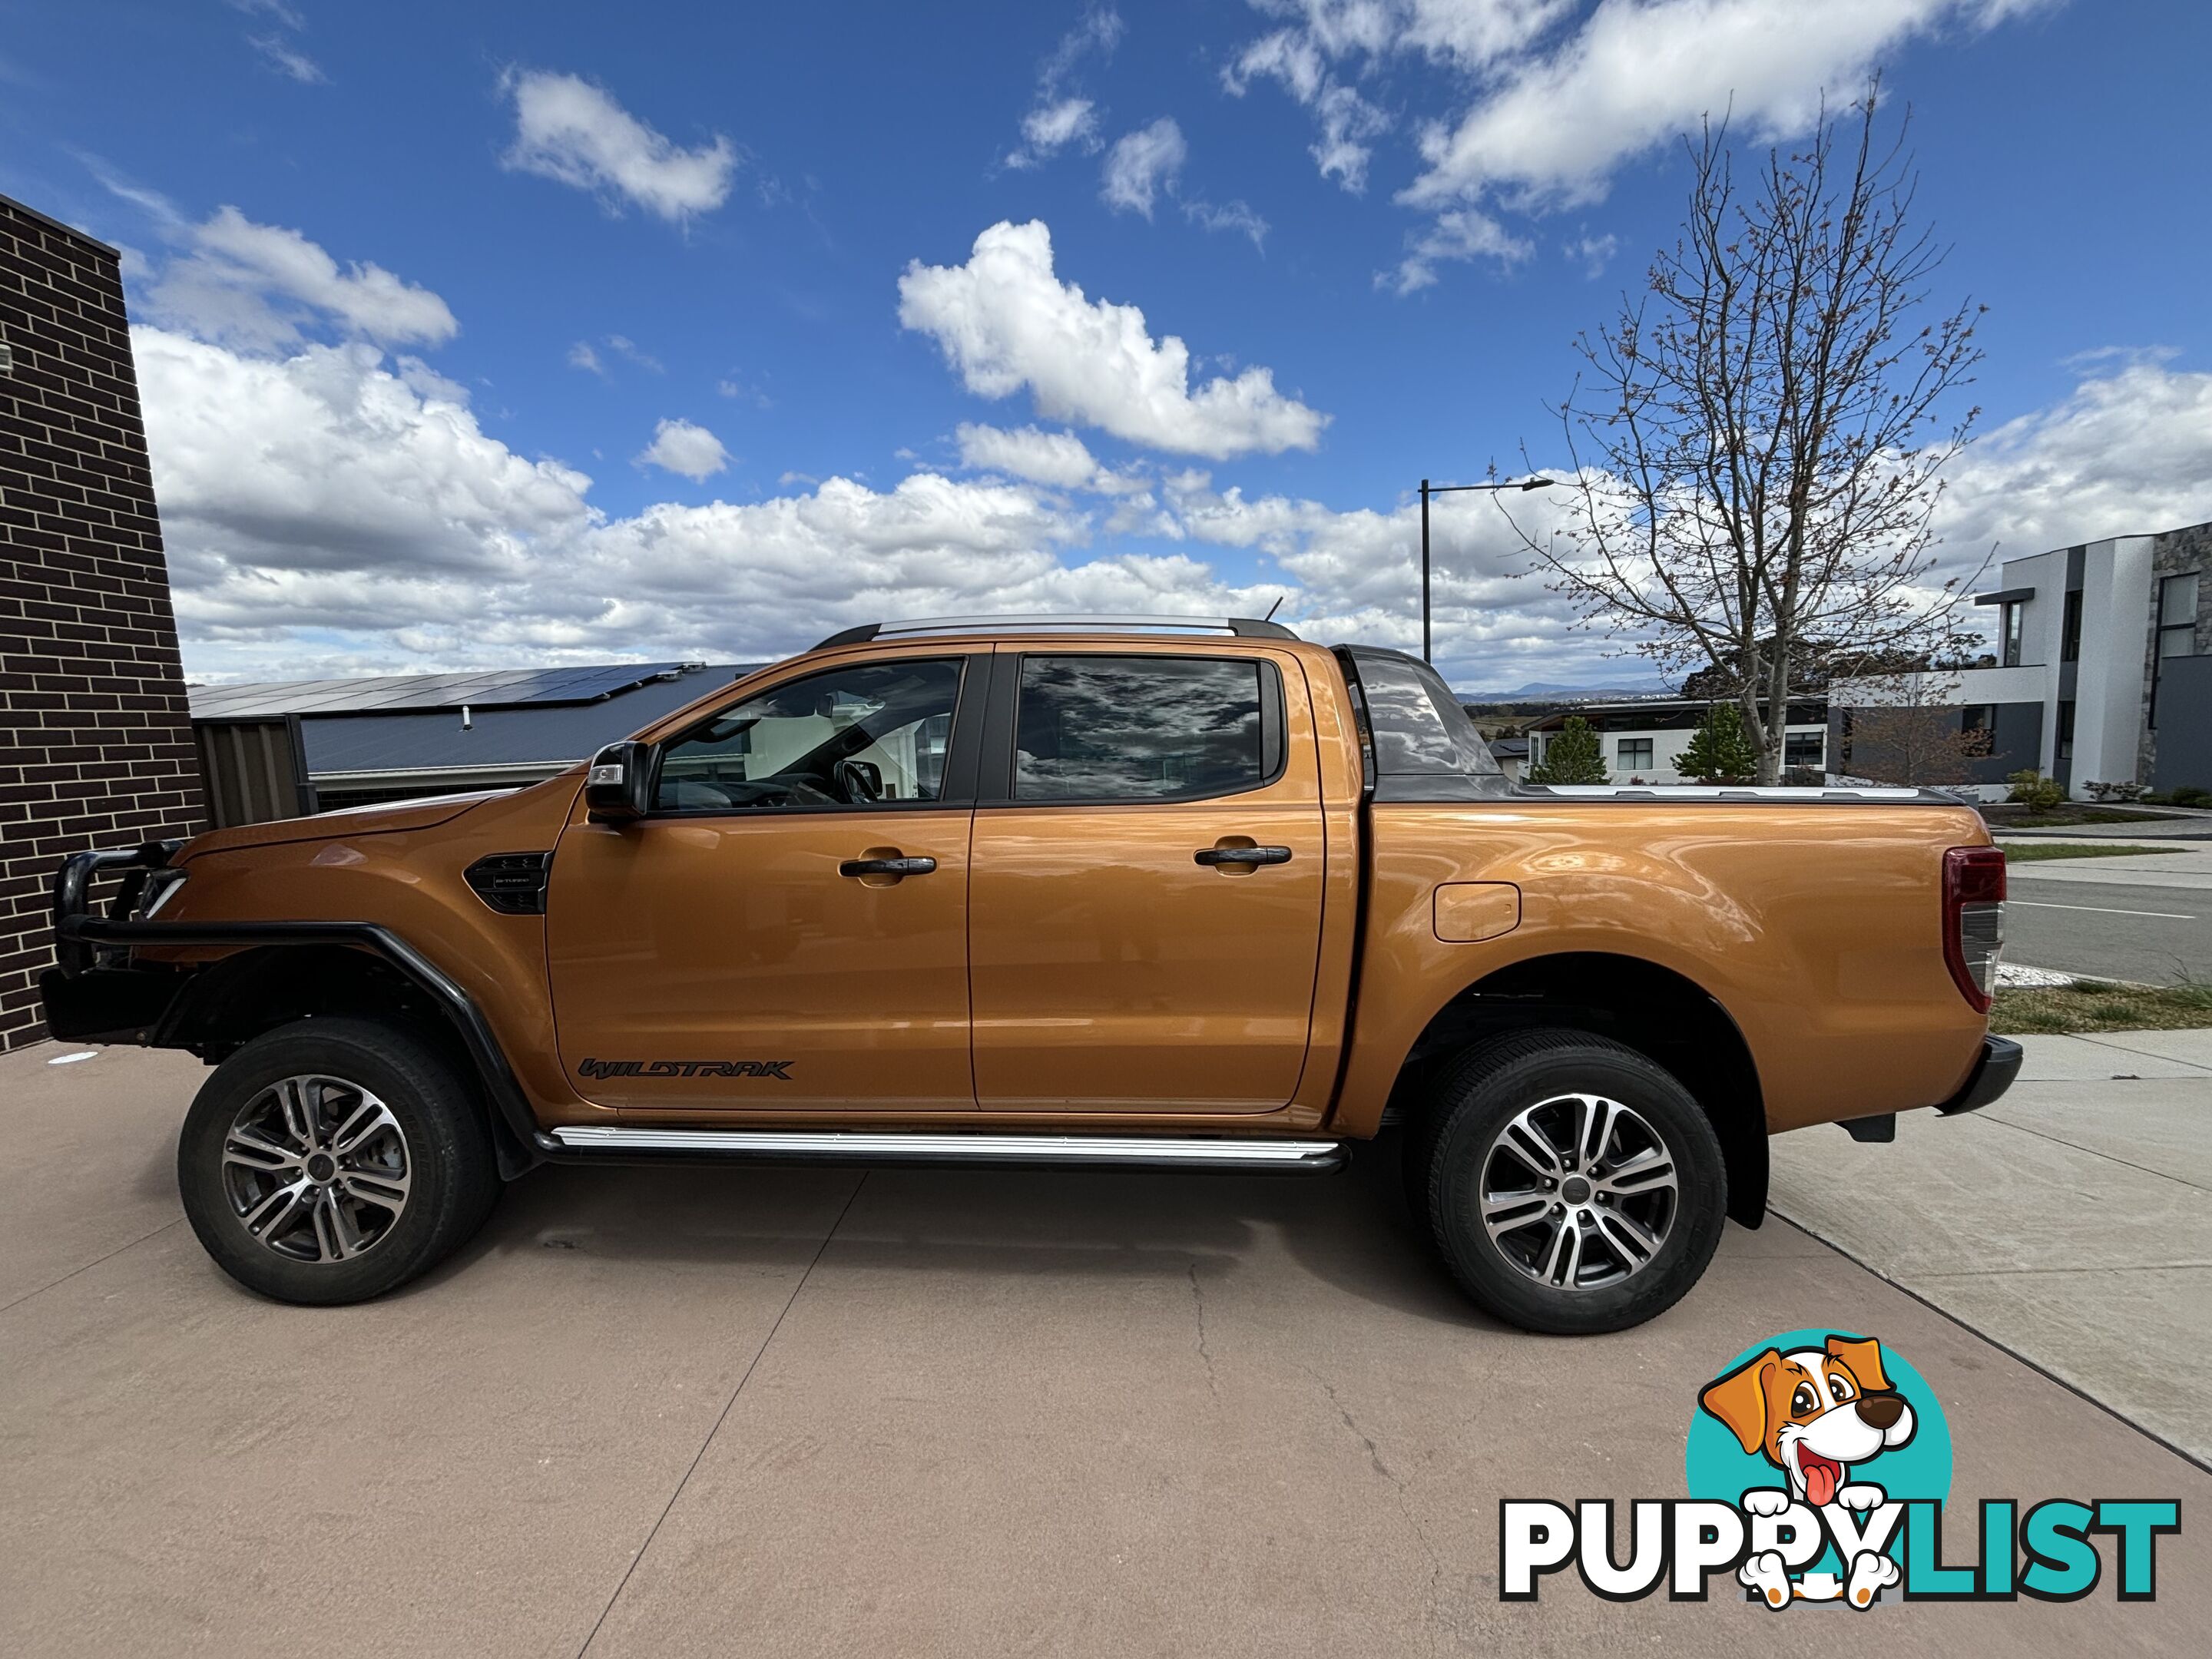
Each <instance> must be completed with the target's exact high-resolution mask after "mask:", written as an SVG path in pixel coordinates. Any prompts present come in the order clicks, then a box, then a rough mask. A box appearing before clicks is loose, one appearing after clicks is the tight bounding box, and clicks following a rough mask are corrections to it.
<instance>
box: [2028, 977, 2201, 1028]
mask: <svg viewBox="0 0 2212 1659" xmlns="http://www.w3.org/2000/svg"><path fill="white" fill-rule="evenodd" d="M2198 1025H2212V984H2205V983H2200V982H2198V981H2195V980H2184V981H2182V982H2181V983H2180V984H2179V985H2140V986H2139V985H2108V984H2106V983H2104V982H2102V981H2097V980H2087V979H2085V980H2078V981H2075V983H2073V984H2071V985H2055V986H2048V987H2021V988H2020V989H2017V990H2000V991H1999V992H1998V993H1997V994H1996V1006H1993V1007H1992V1008H1991V1009H1990V1030H1992V1031H1995V1032H1996V1033H1997V1034H1998V1035H1999V1036H2021V1034H2022V1033H2024V1032H2027V1033H2042V1034H2045V1035H2051V1034H2063V1033H2065V1032H2069V1031H2174V1030H2185V1029H2187V1028H2190V1027H2192V1026H2198Z"/></svg>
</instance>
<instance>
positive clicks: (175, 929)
mask: <svg viewBox="0 0 2212 1659" xmlns="http://www.w3.org/2000/svg"><path fill="white" fill-rule="evenodd" d="M54 933H55V938H56V941H57V943H58V944H75V945H89V946H98V945H122V946H126V947H129V946H137V945H246V946H250V947H259V948H266V947H270V946H277V947H288V946H289V947H299V946H310V945H341V946H344V947H347V948H349V949H353V950H358V951H368V953H370V954H371V955H373V956H375V957H380V958H381V959H382V960H383V961H384V962H385V963H386V964H388V965H389V966H390V967H392V969H395V970H397V971H398V973H399V974H401V975H404V977H405V978H406V979H407V980H408V981H410V982H411V983H412V984H413V985H414V986H415V987H416V988H417V989H418V990H420V991H422V992H423V993H425V994H427V995H428V997H429V999H430V1000H431V1004H432V1006H435V1007H436V1008H437V1009H438V1011H439V1012H441V1014H442V1015H444V1017H445V1018H446V1021H447V1024H448V1026H449V1027H450V1028H451V1029H452V1030H453V1036H454V1037H455V1038H456V1039H457V1040H458V1041H459V1043H460V1045H461V1050H462V1052H463V1053H464V1054H465V1055H467V1057H468V1060H469V1063H470V1065H471V1067H472V1068H473V1069H474V1070H475V1072H476V1074H477V1080H478V1081H479V1082H480V1083H481V1084H482V1085H483V1091H484V1097H485V1098H486V1100H488V1101H489V1103H490V1105H491V1122H492V1128H493V1131H494V1133H493V1135H492V1140H493V1144H494V1146H495V1149H496V1151H497V1152H498V1154H499V1168H500V1174H501V1176H504V1177H506V1178H507V1180H510V1181H512V1180H513V1179H514V1177H515V1176H519V1175H520V1174H522V1173H523V1172H524V1171H525V1170H529V1169H531V1168H532V1166H534V1165H536V1164H540V1163H542V1162H544V1156H545V1152H546V1151H547V1150H548V1142H547V1139H546V1136H545V1134H544V1131H543V1130H542V1129H541V1128H540V1127H538V1119H537V1115H536V1114H535V1113H533V1112H532V1110H531V1109H530V1102H529V1100H528V1098H527V1097H526V1096H525V1095H524V1094H523V1092H522V1085H520V1083H519V1082H518V1081H517V1080H516V1079H515V1075H514V1068H513V1066H510V1065H509V1064H508V1063H507V1054H506V1053H505V1051H504V1050H502V1049H501V1047H500V1044H499V1038H498V1037H497V1036H495V1035H494V1033H493V1031H492V1029H491V1023H490V1022H489V1020H487V1019H486V1018H484V1013H483V1008H482V1007H480V1006H478V1005H477V1000H476V999H475V998H474V997H472V996H471V995H470V994H468V992H467V991H466V990H465V989H464V988H462V987H461V986H459V984H457V983H455V982H454V981H453V978H452V977H451V976H450V975H447V973H446V971H445V970H444V969H441V968H440V967H439V966H438V965H437V964H436V963H434V962H432V961H431V960H430V959H429V958H428V957H426V956H424V955H423V954H422V952H421V951H417V950H416V948H415V947H414V946H413V945H410V944H409V943H408V942H407V941H406V940H405V939H402V938H401V937H400V936H399V935H398V934H397V933H393V932H392V929H390V928H389V927H383V926H382V925H380V924H379V923H376V922H372V921H208V922H191V921H174V922H171V921H116V920H112V919H110V918H106V917H101V916H90V915H64V916H63V917H62V918H60V919H59V920H58V921H57V922H56V924H55V927H54ZM67 959H68V957H64V960H67ZM149 971H150V970H148V969H88V970H87V971H86V972H84V973H83V974H81V975H71V974H69V973H68V972H67V970H66V969H55V970H53V972H54V974H55V976H56V977H59V978H65V979H70V980H76V981H80V982H82V981H87V980H90V979H92V978H93V977H94V975H100V976H101V977H105V976H106V975H110V974H116V975H120V974H129V975H131V976H132V978H133V979H134V980H136V979H137V978H138V977H139V976H140V975H144V974H146V973H148V972H149ZM118 988H119V987H118ZM194 989H195V987H194V984H193V981H192V980H191V979H190V978H180V979H179V982H178V984H177V987H176V990H175V994H173V996H172V997H171V998H170V1000H169V1001H168V1003H167V1006H166V1007H164V1008H163V1009H162V1011H161V1015H160V1017H159V1018H157V1019H155V1020H154V1021H153V1022H152V1023H151V1024H150V1025H149V1026H148V1027H147V1028H146V1031H145V1036H143V1039H142V1040H143V1042H146V1043H147V1045H148V1046H149V1047H151V1048H176V1047H179V1046H180V1045H179V1044H178V1043H177V1042H173V1041H172V1040H170V1039H172V1038H173V1036H174V1035H175V1034H176V1032H177V1031H178V1030H179V1027H180V1026H181V1025H182V1024H183V1022H184V1019H185V1017H186V1015H187V1014H188V1013H189V1012H191V1006H192V1003H193V999H194ZM48 1000H49V1001H50V1002H51V1001H52V993H51V992H50V993H49V997H48Z"/></svg>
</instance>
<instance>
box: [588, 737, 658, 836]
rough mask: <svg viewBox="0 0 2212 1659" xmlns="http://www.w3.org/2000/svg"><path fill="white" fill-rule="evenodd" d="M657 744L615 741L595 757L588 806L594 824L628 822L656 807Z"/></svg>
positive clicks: (591, 771)
mask: <svg viewBox="0 0 2212 1659" xmlns="http://www.w3.org/2000/svg"><path fill="white" fill-rule="evenodd" d="M653 760H654V755H653V745H652V744H649V743H611V744H608V745H607V746H606V747H605V748H604V749H602V750H599V753H598V754H596V755H594V756H592V769H591V770H590V772H588V773H587V774H586V775H585V778H584V805H585V808H586V811H587V813H588V815H589V816H590V818H591V821H592V823H628V822H629V820H630V819H632V818H641V817H644V816H645V815H646V814H647V812H649V811H652V810H653Z"/></svg>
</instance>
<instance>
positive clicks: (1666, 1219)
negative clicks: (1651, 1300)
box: [1478, 1094, 1680, 1291]
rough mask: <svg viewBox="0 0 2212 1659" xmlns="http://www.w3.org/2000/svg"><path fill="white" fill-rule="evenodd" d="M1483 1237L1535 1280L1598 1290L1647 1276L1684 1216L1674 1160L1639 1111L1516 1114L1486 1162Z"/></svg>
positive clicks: (1556, 1108)
mask: <svg viewBox="0 0 2212 1659" xmlns="http://www.w3.org/2000/svg"><path fill="white" fill-rule="evenodd" d="M1478 1196H1479V1197H1480V1200H1481V1216H1482V1225H1483V1231H1485V1232H1486V1233H1487V1234H1488V1235H1489V1236H1490V1242H1491V1243H1492V1245H1493V1246H1494V1247H1495V1248H1496V1249H1497V1250H1498V1254H1499V1255H1502V1256H1504V1258H1505V1260H1506V1261H1509V1262H1510V1263H1511V1264H1512V1265H1513V1267H1516V1269H1518V1270H1519V1271H1520V1272H1521V1273H1522V1274H1524V1275H1525V1276H1526V1277H1528V1278H1529V1279H1534V1281H1535V1282H1536V1283H1538V1284H1540V1285H1547V1286H1548V1287H1550V1288H1551V1289H1553V1290H1563V1291H1590V1290H1597V1289H1601V1288H1602V1287H1604V1286H1606V1285H1618V1284H1619V1283H1620V1282H1621V1281H1622V1280H1623V1279H1629V1278H1632V1277H1633V1276H1634V1275H1635V1274H1637V1273H1640V1272H1642V1271H1643V1269H1644V1267H1646V1266H1648V1265H1649V1264H1650V1261H1652V1259H1653V1258H1654V1257H1656V1255H1658V1254H1659V1251H1660V1249H1661V1247H1662V1245H1664V1244H1665V1243H1666V1242H1667V1235H1668V1232H1669V1231H1671V1230H1672V1229H1673V1227H1674V1217H1675V1213H1676V1211H1677V1209H1678V1208H1679V1202H1678V1200H1679V1197H1680V1194H1679V1191H1678V1189H1677V1188H1676V1184H1675V1174H1674V1154H1673V1153H1672V1152H1670V1151H1669V1150H1668V1146H1667V1143H1666V1142H1665V1141H1664V1140H1663V1139H1661V1137H1660V1135H1659V1133H1658V1132H1657V1131H1656V1129H1654V1128H1653V1127H1651V1125H1650V1122H1649V1121H1647V1120H1646V1119H1645V1118H1644V1116H1643V1115H1642V1114H1641V1113H1639V1112H1638V1111H1637V1110H1636V1109H1634V1108H1633V1107H1630V1106H1626V1105H1623V1104H1622V1103H1620V1101H1617V1100H1609V1099H1607V1098H1606V1097H1604V1096H1602V1095H1589V1094H1567V1095H1555V1096H1553V1097H1550V1098H1548V1099H1546V1100H1541V1101H1539V1102H1537V1103H1535V1104H1534V1105H1533V1106H1531V1107H1529V1108H1528V1109H1526V1110H1525V1111H1522V1112H1521V1113H1519V1114H1517V1115H1516V1116H1515V1117H1514V1118H1513V1119H1512V1121H1510V1122H1509V1123H1507V1124H1506V1126H1505V1127H1504V1128H1503V1129H1500V1130H1499V1131H1498V1134H1497V1136H1496V1137H1495V1138H1494V1139H1492V1141H1491V1144H1490V1149H1489V1151H1488V1152H1486V1153H1485V1154H1484V1157H1483V1160H1482V1173H1481V1176H1480V1188H1479V1193H1478Z"/></svg>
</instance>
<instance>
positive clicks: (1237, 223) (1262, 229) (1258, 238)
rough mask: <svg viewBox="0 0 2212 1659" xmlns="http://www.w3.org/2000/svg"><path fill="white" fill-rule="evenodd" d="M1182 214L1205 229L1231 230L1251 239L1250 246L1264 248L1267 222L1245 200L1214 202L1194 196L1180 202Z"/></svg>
mask: <svg viewBox="0 0 2212 1659" xmlns="http://www.w3.org/2000/svg"><path fill="white" fill-rule="evenodd" d="M1182 216H1183V217H1184V218H1186V219H1188V220H1189V221H1190V222H1192V223H1193V224H1194V225H1197V226H1199V227H1200V228H1201V229H1205V230H1233V231H1236V232H1237V233H1238V234H1241V235H1244V236H1249V237H1250V238H1251V239H1252V246H1254V247H1256V248H1264V247H1266V246H1267V229H1268V226H1267V221H1266V220H1265V219H1262V218H1261V216H1259V215H1258V214H1257V213H1255V212H1254V211H1253V210H1252V208H1251V205H1250V204H1249V203H1245V202H1241V201H1240V202H1223V203H1220V204H1218V205H1217V204H1214V203H1212V202H1207V201H1201V200H1199V199H1197V198H1195V197H1194V198H1193V199H1191V200H1190V201H1188V202H1185V203H1184V204H1182Z"/></svg>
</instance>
